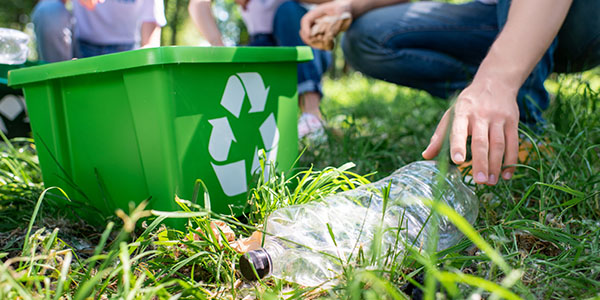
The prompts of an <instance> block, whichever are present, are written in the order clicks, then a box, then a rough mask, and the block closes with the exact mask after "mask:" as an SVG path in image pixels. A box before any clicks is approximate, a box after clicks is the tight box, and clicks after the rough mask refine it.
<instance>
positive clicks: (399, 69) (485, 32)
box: [342, 2, 498, 98]
mask: <svg viewBox="0 0 600 300" xmlns="http://www.w3.org/2000/svg"><path fill="white" fill-rule="evenodd" d="M497 34H498V26H497V21H496V8H495V6H494V5H485V4H482V3H479V2H470V3H466V4H461V5H455V4H448V3H439V2H414V3H403V4H397V5H393V6H388V7H383V8H379V9H375V10H372V11H370V12H368V13H366V14H365V15H363V16H361V17H359V18H358V19H356V20H355V21H354V22H353V24H352V25H351V27H350V29H349V30H348V32H347V33H346V35H345V37H344V41H343V43H342V47H343V50H344V55H345V56H346V59H348V61H349V62H350V63H351V65H352V66H353V67H354V68H356V69H357V70H359V71H361V72H363V73H365V74H367V75H369V76H373V77H375V78H378V79H382V80H386V81H389V82H393V83H396V84H400V85H405V86H409V87H413V88H418V89H423V90H426V91H428V92H429V93H431V94H432V95H435V96H438V97H444V98H445V97H449V96H450V95H452V94H454V93H456V92H457V91H460V90H462V89H463V88H465V87H466V85H467V84H468V83H469V82H470V80H471V79H472V77H473V75H474V74H475V72H476V71H477V67H478V66H479V63H480V62H481V60H482V59H483V58H484V57H485V55H486V53H487V51H488V49H489V46H490V45H491V44H492V43H493V41H494V39H495V37H496V35H497Z"/></svg>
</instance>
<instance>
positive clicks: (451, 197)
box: [240, 161, 479, 286]
mask: <svg viewBox="0 0 600 300" xmlns="http://www.w3.org/2000/svg"><path fill="white" fill-rule="evenodd" d="M440 173H441V171H440V169H439V167H438V163H437V162H434V161H419V162H414V163H411V164H409V165H407V166H405V167H403V168H400V169H399V170H397V171H395V172H394V173H393V174H392V175H390V176H388V177H386V178H384V179H381V180H379V181H377V182H374V183H371V184H369V185H365V186H362V187H360V188H357V189H354V190H349V191H345V192H342V193H338V194H334V195H331V196H329V197H327V198H325V199H324V200H322V201H314V202H311V203H306V204H301V205H292V206H288V207H285V208H281V209H278V210H276V211H274V212H273V213H271V214H270V215H269V216H268V218H267V219H266V220H265V232H266V233H267V235H266V238H265V241H264V245H263V248H260V249H257V250H253V251H250V252H248V253H246V254H245V255H244V256H242V258H241V259H240V270H241V272H242V275H243V276H244V277H245V278H246V279H249V280H256V279H257V276H256V275H258V278H264V277H267V276H273V277H276V278H279V279H285V280H287V281H289V282H295V283H298V284H300V285H303V286H318V285H324V286H327V285H329V284H333V283H335V279H336V278H337V277H339V275H340V274H342V271H343V269H342V266H343V264H346V263H352V262H355V261H356V259H357V256H361V257H366V258H370V257H372V256H373V255H380V256H381V257H385V256H389V255H390V253H391V254H399V253H400V251H401V250H402V249H405V247H416V248H419V249H420V248H425V247H426V245H427V241H428V239H429V238H431V237H432V236H434V234H435V233H434V232H435V231H436V230H434V229H436V228H437V237H438V243H437V250H438V251H439V250H443V249H446V248H448V247H450V246H452V245H455V244H457V243H458V242H459V241H460V240H461V239H462V233H461V232H460V231H459V230H458V229H457V228H456V227H455V226H454V225H453V224H452V222H451V221H450V220H449V219H448V218H447V217H446V216H444V215H440V214H435V213H432V212H431V209H430V205H431V202H432V200H433V199H436V195H437V199H439V200H440V201H442V202H443V203H445V204H446V205H448V206H450V207H451V208H453V209H454V210H455V211H456V212H458V213H459V214H460V215H462V216H463V217H464V218H466V219H467V221H469V222H470V223H473V222H475V219H476V218H477V213H478V209H479V205H478V200H477V198H476V197H475V194H474V193H473V191H472V190H471V189H469V188H468V187H467V186H466V185H465V184H464V183H463V182H462V177H461V174H460V173H459V171H458V170H457V169H456V168H454V167H450V168H449V170H448V171H447V173H446V174H440ZM439 179H443V180H439ZM388 188H389V190H387V189H388ZM386 190H387V191H386ZM388 191H389V192H388ZM384 194H387V196H386V197H384ZM375 243H376V244H375ZM374 249H379V250H374ZM375 251H377V252H378V253H379V254H376V253H375ZM359 252H360V255H359ZM255 271H256V273H255Z"/></svg>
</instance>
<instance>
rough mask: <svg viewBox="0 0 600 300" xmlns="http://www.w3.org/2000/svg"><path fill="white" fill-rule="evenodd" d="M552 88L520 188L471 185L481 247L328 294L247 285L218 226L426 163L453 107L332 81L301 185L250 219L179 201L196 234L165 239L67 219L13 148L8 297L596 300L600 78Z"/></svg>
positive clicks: (268, 190) (268, 200)
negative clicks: (323, 135)
mask: <svg viewBox="0 0 600 300" xmlns="http://www.w3.org/2000/svg"><path fill="white" fill-rule="evenodd" d="M547 88H548V89H549V90H550V91H551V92H552V94H553V101H552V104H551V107H550V109H548V111H547V112H546V115H545V116H546V118H547V120H548V124H547V125H548V126H547V127H546V129H545V130H544V132H541V133H536V132H532V131H531V130H529V129H528V128H524V127H522V128H521V133H522V139H523V141H529V142H530V144H531V145H532V146H531V147H529V155H528V159H527V161H526V162H522V163H521V164H519V165H518V168H517V173H515V176H514V178H513V179H512V180H510V181H501V182H500V183H499V184H498V185H497V186H494V187H489V186H474V185H473V184H472V183H471V182H470V180H469V177H468V176H467V177H465V181H466V182H467V184H469V185H471V186H472V188H473V189H474V190H475V192H476V194H477V196H478V198H479V201H480V211H479V218H478V219H477V222H476V223H475V224H473V226H472V227H471V226H468V225H465V226H463V227H461V229H462V230H464V232H465V234H466V235H467V236H468V238H465V239H464V240H463V241H462V242H461V243H459V244H458V245H456V246H455V247H452V248H451V249H450V250H449V251H443V252H442V253H435V252H434V251H429V250H427V249H424V250H422V251H417V250H412V251H405V252H403V253H404V257H403V259H401V260H385V258H386V256H385V255H386V254H381V257H376V258H374V259H371V260H361V261H350V262H348V263H347V264H345V265H344V272H343V274H340V276H339V278H338V280H337V281H336V283H335V285H334V286H333V287H328V288H326V289H315V288H306V287H301V286H298V285H295V284H293V283H287V282H283V281H281V280H274V279H267V280H264V281H261V282H247V281H244V280H241V276H240V274H239V272H238V271H237V268H236V264H237V262H238V260H239V254H237V253H236V252H235V251H234V249H232V247H231V246H230V245H229V244H227V243H223V242H220V237H219V236H218V235H214V234H213V233H212V232H213V231H212V230H211V229H210V222H211V221H214V220H221V221H224V222H226V223H227V224H228V225H229V226H230V227H231V228H232V229H233V231H234V233H235V234H236V235H237V236H238V237H239V236H242V237H246V236H249V235H250V234H251V233H252V232H253V231H254V230H256V229H257V228H260V226H261V224H262V222H263V220H264V218H265V217H266V216H267V215H268V214H269V213H270V212H272V211H273V210H275V209H277V208H280V207H284V206H288V205H292V204H301V203H306V202H310V201H319V200H321V199H323V198H324V197H326V196H327V195H330V194H333V193H337V192H340V191H343V190H346V189H348V188H350V187H352V186H356V185H360V184H362V183H365V182H367V181H375V180H378V179H381V178H383V177H385V176H386V175H388V174H390V173H391V172H392V171H394V170H395V169H397V168H399V167H401V166H403V165H405V164H408V163H410V162H412V161H415V160H419V159H420V153H421V152H422V151H423V150H424V149H425V146H426V145H427V142H428V140H429V137H430V135H431V134H432V132H433V130H434V128H435V126H436V124H437V121H438V120H439V117H440V116H441V114H442V113H443V111H444V110H445V109H446V108H447V105H448V103H447V102H445V101H444V100H441V99H436V98H432V97H431V96H429V95H428V94H427V93H424V92H419V91H415V90H411V89H407V88H401V87H397V86H395V85H392V84H387V83H384V82H381V81H375V80H371V79H367V78H365V77H363V76H361V75H360V74H359V73H351V74H350V75H346V76H344V77H342V78H341V79H337V80H332V79H326V80H325V82H324V90H325V91H326V97H325V99H324V101H323V105H322V109H323V112H324V114H325V116H326V117H327V119H328V122H329V125H330V128H329V130H328V132H327V133H328V135H329V138H328V140H327V141H326V142H324V143H321V144H310V143H309V144H308V145H304V144H303V149H304V151H303V152H302V155H301V157H300V159H299V162H298V171H299V172H298V173H297V174H296V175H294V176H290V175H288V174H277V175H276V176H274V177H271V178H270V180H267V181H260V182H258V186H257V187H256V188H255V189H254V190H252V192H251V193H249V195H248V200H249V202H250V203H251V204H252V209H251V211H250V212H249V213H248V214H247V215H246V216H244V217H242V218H234V217H232V216H225V215H215V214H211V213H210V212H207V211H205V210H203V209H202V208H201V207H199V206H198V205H195V204H192V203H191V202H189V201H186V200H180V201H179V203H180V205H181V207H182V211H186V212H185V214H186V216H188V217H189V226H188V227H187V229H186V230H184V231H176V230H167V229H166V228H165V227H163V226H162V225H160V222H161V221H162V220H164V218H166V217H167V216H166V215H159V216H156V215H155V216H152V217H150V218H145V219H143V220H142V219H141V218H143V217H144V216H147V215H148V212H147V211H145V210H144V207H143V206H138V207H137V208H134V207H132V208H131V210H130V211H129V212H127V213H123V212H119V213H117V214H116V215H115V216H114V217H113V218H112V221H111V222H109V223H108V224H107V225H106V227H104V228H95V227H92V226H90V225H87V224H86V223H85V222H84V221H81V220H80V221H73V220H68V219H65V218H63V217H61V216H62V215H64V211H62V210H61V209H60V208H58V207H56V206H55V205H54V203H53V201H52V199H51V198H49V197H45V195H44V193H43V186H42V184H41V173H40V170H39V167H38V165H37V158H36V156H35V146H34V145H33V144H32V141H31V140H28V139H16V140H12V141H10V142H9V141H6V143H4V144H2V145H1V146H0V147H1V151H2V152H1V153H0V216H1V217H2V220H3V222H2V223H1V224H0V231H1V232H0V258H1V259H2V261H3V264H0V299H78V300H79V299H280V298H287V299H406V298H410V297H414V298H418V297H420V296H421V295H423V296H424V297H425V298H426V299H437V298H441V299H451V298H454V299H467V298H468V299H481V298H489V299H498V298H508V299H519V298H526V299H586V298H594V297H596V298H598V297H600V243H599V239H600V222H599V221H598V220H600V70H599V69H596V70H593V71H589V72H587V73H584V74H577V75H568V76H567V75H558V76H554V77H553V78H552V79H550V80H548V82H547ZM442 159H447V158H445V157H442ZM350 162H351V163H352V165H349V164H347V163H350ZM350 166H352V168H349V167H350ZM466 172H468V169H467V170H465V173H466ZM48 192H50V193H59V191H58V190H56V189H53V190H50V191H48ZM205 197H206V195H205ZM201 198H202V197H201ZM187 200H191V199H187ZM199 200H200V201H199V202H202V199H199ZM174 201H175V200H174ZM182 214H184V213H180V216H181V215H182ZM142 221H143V223H142ZM136 222H137V223H138V224H142V225H141V226H138V227H135V225H134V224H135V223H136ZM463 225H464V224H463Z"/></svg>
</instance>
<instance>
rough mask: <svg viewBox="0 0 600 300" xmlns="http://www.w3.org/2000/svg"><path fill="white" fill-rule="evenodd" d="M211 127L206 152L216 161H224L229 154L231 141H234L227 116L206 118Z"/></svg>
mask: <svg viewBox="0 0 600 300" xmlns="http://www.w3.org/2000/svg"><path fill="white" fill-rule="evenodd" d="M208 122H209V123H210V124H211V125H212V127H213V129H212V132H211V133H210V139H209V141H208V152H209V153H210V155H211V156H212V158H213V159H214V160H216V161H225V160H227V156H229V148H230V147H231V142H232V141H234V142H235V141H236V140H235V136H234V135H233V131H232V130H231V126H229V121H227V117H223V118H218V119H213V120H208Z"/></svg>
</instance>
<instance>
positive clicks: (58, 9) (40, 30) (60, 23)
mask: <svg viewBox="0 0 600 300" xmlns="http://www.w3.org/2000/svg"><path fill="white" fill-rule="evenodd" d="M32 21H33V24H34V26H35V31H36V34H38V35H41V36H60V35H61V34H64V30H65V28H69V27H70V23H71V14H70V13H69V11H68V10H67V9H66V7H65V5H64V4H63V3H62V2H61V1H40V2H39V3H38V4H37V5H36V6H35V8H34V11H33V15H32Z"/></svg>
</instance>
